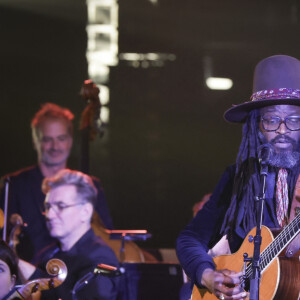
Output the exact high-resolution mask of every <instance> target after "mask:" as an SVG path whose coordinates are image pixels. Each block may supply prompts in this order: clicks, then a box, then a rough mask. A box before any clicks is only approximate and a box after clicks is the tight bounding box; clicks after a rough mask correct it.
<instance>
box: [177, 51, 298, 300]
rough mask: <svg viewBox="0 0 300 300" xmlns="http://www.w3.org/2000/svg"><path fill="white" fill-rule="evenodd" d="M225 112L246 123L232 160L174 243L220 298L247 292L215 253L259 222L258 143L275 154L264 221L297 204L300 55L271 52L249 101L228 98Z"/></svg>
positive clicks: (283, 217)
mask: <svg viewBox="0 0 300 300" xmlns="http://www.w3.org/2000/svg"><path fill="white" fill-rule="evenodd" d="M224 118H225V120H227V121H229V122H240V123H244V127H243V136H242V142H241V145H240V148H239V152H238V155H237V160H236V164H235V165H233V166H230V167H228V168H227V169H226V171H225V173H224V174H223V176H222V178H221V180H220V181H219V183H218V185H217V186H216V188H215V190H214V192H213V194H212V196H211V197H210V200H209V201H208V202H207V203H206V204H205V206H204V207H203V209H202V210H200V211H199V212H198V214H197V215H196V217H195V218H194V219H193V220H192V221H191V223H190V224H189V225H187V226H186V228H185V229H184V230H183V231H182V232H181V233H180V235H179V237H178V239H177V245H176V249H177V255H178V258H179V260H180V263H181V265H182V267H183V269H184V270H185V272H186V274H187V275H188V276H189V277H190V279H191V281H192V282H193V283H194V284H196V285H197V286H198V287H200V288H202V287H205V288H207V289H208V290H209V291H210V292H211V293H213V294H214V295H215V296H216V297H217V298H219V299H244V298H246V297H247V296H248V295H247V293H246V292H245V291H244V290H242V289H241V288H240V285H239V283H240V277H241V273H236V272H233V271H231V270H218V269H217V268H216V266H215V264H214V262H213V260H212V256H215V255H220V254H229V253H234V252H236V251H237V250H238V249H239V247H240V246H241V244H242V242H243V240H244V238H245V237H246V236H247V234H248V233H249V231H250V230H251V229H252V228H254V227H255V226H256V206H255V197H256V196H258V195H259V192H260V180H261V179H260V164H259V159H258V153H259V151H260V149H261V147H262V145H267V146H268V147H269V148H271V154H272V155H271V157H270V160H269V162H268V176H267V178H266V191H265V202H264V209H263V218H262V223H263V225H265V226H267V227H269V228H282V227H283V226H285V225H286V224H287V223H289V221H290V220H291V219H293V218H294V217H295V210H296V208H297V206H300V202H298V201H299V198H297V197H296V195H295V194H294V193H295V186H296V185H297V184H296V183H297V179H298V175H299V165H300V61H299V60H298V59H296V58H293V57H290V56H286V55H275V56H271V57H268V58H266V59H264V60H262V61H261V62H259V63H258V65H257V66H256V68H255V73H254V81H253V94H252V97H251V101H249V102H245V103H243V104H239V105H235V106H233V107H232V108H230V109H229V110H227V111H226V112H225V115H224ZM298 184H299V183H298ZM299 244H300V243H299V236H298V237H296V239H294V241H293V242H292V243H291V244H290V245H289V247H290V251H289V252H288V254H289V255H293V253H295V252H297V251H298V250H299ZM291 246H292V247H291ZM249 254H250V255H252V253H249ZM241 259H242V258H241Z"/></svg>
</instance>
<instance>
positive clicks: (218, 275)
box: [201, 269, 248, 300]
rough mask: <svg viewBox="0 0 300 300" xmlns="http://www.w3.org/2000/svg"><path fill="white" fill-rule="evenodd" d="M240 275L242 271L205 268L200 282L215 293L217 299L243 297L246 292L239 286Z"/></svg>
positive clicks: (245, 295) (228, 299) (229, 299)
mask: <svg viewBox="0 0 300 300" xmlns="http://www.w3.org/2000/svg"><path fill="white" fill-rule="evenodd" d="M242 275H243V274H242V272H240V273H236V272H234V271H229V270H215V271H214V270H212V269H205V270H204V272H203V274H202V279H201V284H202V285H204V286H205V287H206V288H207V289H209V290H210V291H211V292H212V293H213V294H214V295H216V297H217V298H218V299H222V300H225V299H226V300H231V299H232V300H233V299H235V300H238V299H245V298H246V297H247V296H248V293H246V292H245V291H244V290H243V289H242V288H241V286H240V277H241V276H242Z"/></svg>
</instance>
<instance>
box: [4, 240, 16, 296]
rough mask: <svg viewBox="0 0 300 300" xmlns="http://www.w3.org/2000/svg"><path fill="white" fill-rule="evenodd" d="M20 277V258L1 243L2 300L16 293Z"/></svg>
mask: <svg viewBox="0 0 300 300" xmlns="http://www.w3.org/2000/svg"><path fill="white" fill-rule="evenodd" d="M17 275H18V258H17V256H16V255H15V253H14V252H13V250H12V249H10V248H9V246H8V245H7V244H6V243H5V242H4V241H2V240H1V241H0V300H2V299H5V298H6V297H7V296H8V294H11V293H12V292H13V291H14V287H15V284H16V280H17Z"/></svg>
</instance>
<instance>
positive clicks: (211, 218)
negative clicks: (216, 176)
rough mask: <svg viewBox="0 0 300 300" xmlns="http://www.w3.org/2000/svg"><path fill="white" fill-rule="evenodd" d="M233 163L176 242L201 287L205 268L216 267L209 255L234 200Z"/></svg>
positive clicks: (180, 256)
mask: <svg viewBox="0 0 300 300" xmlns="http://www.w3.org/2000/svg"><path fill="white" fill-rule="evenodd" d="M234 169H235V168H234V166H231V167H228V168H227V169H226V170H225V172H224V174H223V175H222V177H221V179H220V181H219V183H218V185H217V186H216V188H215V190H214V192H213V194H212V196H211V197H210V199H209V201H208V202H207V203H206V204H205V205H204V206H203V208H202V209H201V210H200V211H199V212H198V214H197V215H196V216H195V218H194V219H193V220H192V221H191V222H190V223H189V224H188V225H187V226H186V227H185V228H184V230H183V231H182V232H181V233H180V234H179V237H178V238H177V242H176V251H177V256H178V259H179V261H180V263H181V265H182V267H183V269H184V271H185V273H186V274H187V276H188V277H189V278H190V279H191V281H192V283H195V284H197V285H199V286H201V284H200V283H201V278H202V273H203V271H204V270H205V269H207V268H211V269H215V265H214V262H213V260H212V258H211V257H210V256H209V255H208V254H207V252H208V250H209V249H210V248H212V247H213V246H214V245H215V244H216V243H217V242H218V241H219V240H220V239H221V237H222V236H221V234H220V229H221V226H222V223H223V219H224V216H225V213H226V210H227V209H228V207H229V203H230V200H231V192H232V186H233V179H234Z"/></svg>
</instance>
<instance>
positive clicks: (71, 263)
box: [30, 229, 119, 300]
mask: <svg viewBox="0 0 300 300" xmlns="http://www.w3.org/2000/svg"><path fill="white" fill-rule="evenodd" d="M40 255H41V256H40V258H39V260H40V263H39V264H38V267H39V268H38V269H37V270H36V271H35V273H34V274H33V275H32V276H31V278H30V280H31V279H35V278H40V277H49V276H47V275H46V274H45V272H44V270H45V265H46V263H47V262H48V261H49V259H51V258H58V259H61V260H62V261H64V262H65V264H66V266H67V268H68V275H67V278H66V279H65V281H64V282H63V283H62V285H60V286H59V287H57V288H55V289H53V290H49V291H46V292H43V293H42V300H45V299H49V300H50V299H51V300H56V299H59V298H61V299H62V300H71V299H72V290H73V287H74V285H75V284H76V282H77V281H78V280H79V279H81V278H82V277H83V276H84V275H86V274H87V273H89V272H92V271H93V270H94V268H95V267H96V266H97V265H98V264H101V263H103V264H107V265H112V266H115V267H118V260H117V258H116V256H115V254H114V252H113V251H112V250H111V249H110V247H108V246H107V245H106V244H105V243H104V242H103V241H102V239H101V238H100V237H96V236H95V234H94V232H93V230H92V229H90V230H89V231H88V232H87V233H85V234H84V235H83V236H82V237H81V238H80V240H79V241H78V242H77V243H76V244H75V245H74V246H73V247H72V248H71V249H70V250H69V251H61V250H60V249H59V247H58V245H57V244H53V245H51V246H49V247H47V248H45V249H44V250H43V251H42V253H41V254H40ZM118 286H119V278H118V277H115V278H110V277H105V276H103V275H98V276H97V277H95V278H94V279H92V280H91V281H90V282H89V284H88V285H86V286H85V287H84V288H83V289H82V290H80V291H79V292H78V294H76V296H77V299H78V300H93V299H99V300H104V299H105V300H114V299H115V298H116V297H117V294H118Z"/></svg>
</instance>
